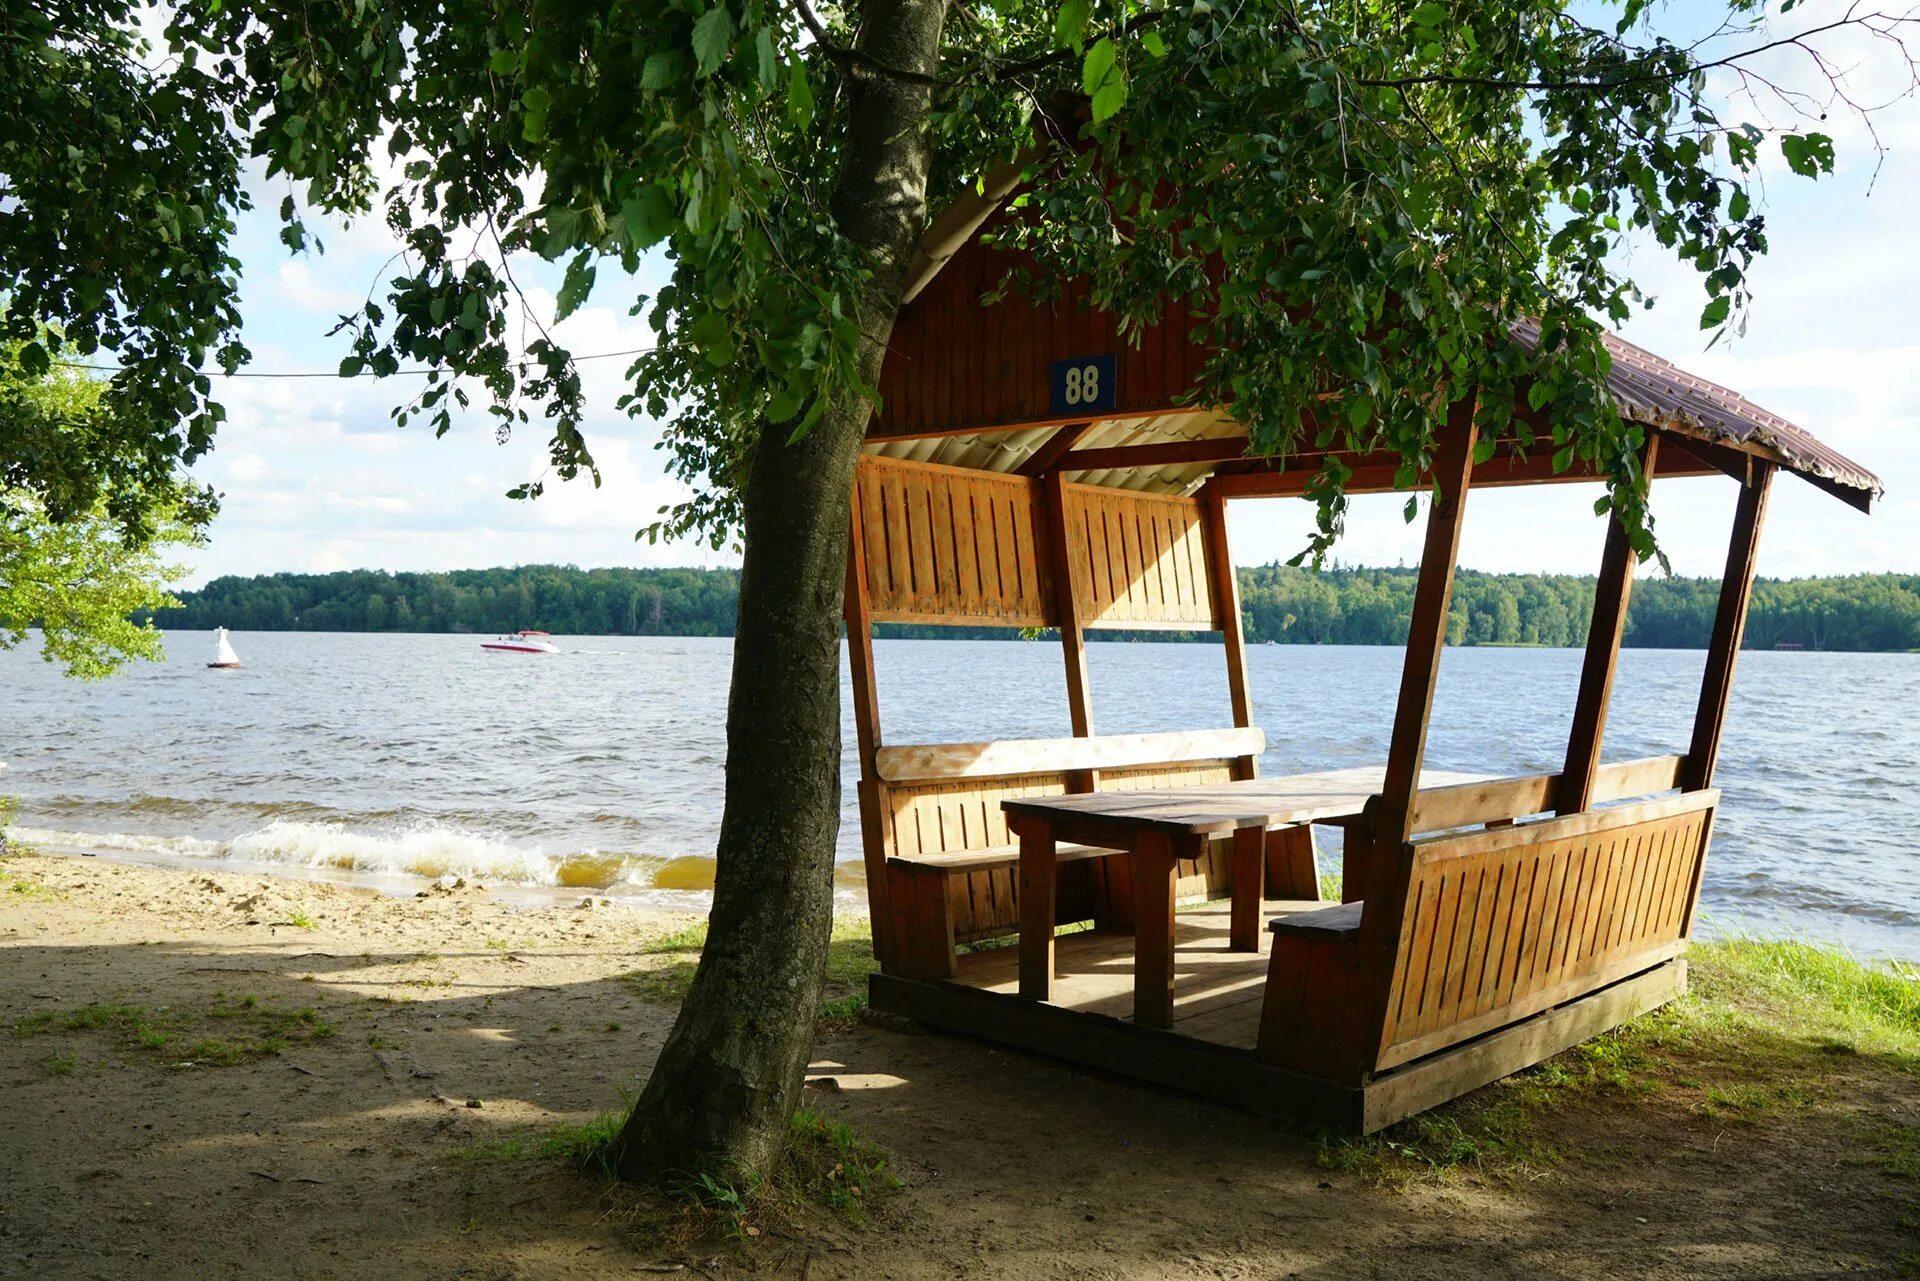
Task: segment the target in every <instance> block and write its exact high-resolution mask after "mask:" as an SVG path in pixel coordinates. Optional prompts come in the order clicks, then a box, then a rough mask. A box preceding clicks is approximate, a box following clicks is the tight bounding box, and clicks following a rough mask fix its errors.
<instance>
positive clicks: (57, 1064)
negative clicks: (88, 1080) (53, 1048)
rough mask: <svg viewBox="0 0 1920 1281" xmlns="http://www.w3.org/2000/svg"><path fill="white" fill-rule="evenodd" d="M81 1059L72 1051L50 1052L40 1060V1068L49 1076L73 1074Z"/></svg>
mask: <svg viewBox="0 0 1920 1281" xmlns="http://www.w3.org/2000/svg"><path fill="white" fill-rule="evenodd" d="M79 1061H80V1058H79V1056H78V1055H76V1054H74V1053H72V1052H71V1051H69V1052H68V1053H66V1054H49V1055H47V1057H46V1058H44V1059H41V1060H40V1070H41V1071H42V1072H45V1073H46V1074H47V1075H48V1076H72V1075H73V1069H74V1066H75V1065H76V1064H77V1063H79Z"/></svg>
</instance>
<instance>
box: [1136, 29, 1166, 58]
mask: <svg viewBox="0 0 1920 1281" xmlns="http://www.w3.org/2000/svg"><path fill="white" fill-rule="evenodd" d="M1140 47H1141V48H1142V49H1145V50H1146V51H1147V54H1148V56H1150V57H1154V58H1164V57H1166V56H1167V42H1166V41H1164V40H1162V39H1161V38H1160V33H1159V32H1158V31H1149V32H1147V33H1146V34H1145V35H1143V36H1141V37H1140Z"/></svg>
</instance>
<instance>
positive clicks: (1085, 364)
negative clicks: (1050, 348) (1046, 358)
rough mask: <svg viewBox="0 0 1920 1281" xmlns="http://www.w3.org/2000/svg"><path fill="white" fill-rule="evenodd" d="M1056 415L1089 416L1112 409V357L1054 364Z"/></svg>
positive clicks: (1072, 360) (1054, 403)
mask: <svg viewBox="0 0 1920 1281" xmlns="http://www.w3.org/2000/svg"><path fill="white" fill-rule="evenodd" d="M1052 384H1053V412H1054V413H1056V414H1090V413H1093V412H1097V411H1099V410H1102V409H1112V408H1113V407H1114V405H1115V403H1117V402H1116V400H1115V397H1114V387H1113V356H1112V354H1111V353H1109V354H1108V355H1105V356H1074V357H1071V358H1069V359H1067V360H1056V361H1054V362H1053V378H1052Z"/></svg>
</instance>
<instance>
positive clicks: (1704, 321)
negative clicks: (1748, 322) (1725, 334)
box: [1700, 294, 1733, 329]
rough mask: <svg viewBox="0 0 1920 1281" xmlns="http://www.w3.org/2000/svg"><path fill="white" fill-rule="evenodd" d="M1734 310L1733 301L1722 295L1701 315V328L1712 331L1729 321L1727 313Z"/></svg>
mask: <svg viewBox="0 0 1920 1281" xmlns="http://www.w3.org/2000/svg"><path fill="white" fill-rule="evenodd" d="M1732 310H1733V299H1731V298H1729V297H1727V296H1726V295H1724V294H1722V295H1721V296H1720V297H1718V298H1715V299H1714V300H1713V301H1711V302H1709V303H1708V304H1707V305H1706V308H1705V309H1704V310H1702V311H1701V313H1700V328H1702V329H1712V328H1714V327H1715V326H1717V325H1723V324H1725V323H1726V321H1727V313H1728V312H1730V311H1732Z"/></svg>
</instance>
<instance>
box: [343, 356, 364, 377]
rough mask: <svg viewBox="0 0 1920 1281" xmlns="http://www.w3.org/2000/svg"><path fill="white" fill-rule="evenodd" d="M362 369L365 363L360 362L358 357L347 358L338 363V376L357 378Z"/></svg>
mask: <svg viewBox="0 0 1920 1281" xmlns="http://www.w3.org/2000/svg"><path fill="white" fill-rule="evenodd" d="M364 368H366V362H365V361H363V360H361V359H360V357H358V356H348V357H347V358H346V359H345V360H342V361H341V362H340V376H341V377H342V378H358V377H359V376H360V371H361V370H362V369H364Z"/></svg>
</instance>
